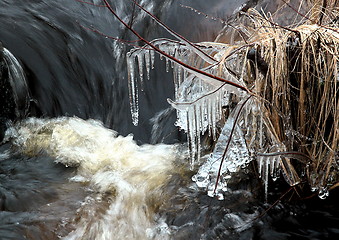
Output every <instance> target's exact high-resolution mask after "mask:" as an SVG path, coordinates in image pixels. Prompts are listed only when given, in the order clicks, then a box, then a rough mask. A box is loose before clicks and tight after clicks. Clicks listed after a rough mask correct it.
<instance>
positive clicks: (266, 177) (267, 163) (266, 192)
mask: <svg viewBox="0 0 339 240" xmlns="http://www.w3.org/2000/svg"><path fill="white" fill-rule="evenodd" d="M269 164H270V162H269V161H268V159H266V161H265V170H264V171H265V173H264V174H265V175H264V176H265V178H264V187H265V200H266V202H267V194H268V175H269V170H268V169H269Z"/></svg>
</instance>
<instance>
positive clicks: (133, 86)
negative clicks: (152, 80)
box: [127, 53, 139, 126]
mask: <svg viewBox="0 0 339 240" xmlns="http://www.w3.org/2000/svg"><path fill="white" fill-rule="evenodd" d="M134 63H135V58H134V55H133V54H131V53H127V70H128V88H129V99H130V108H131V115H132V122H133V124H134V126H137V125H138V121H139V102H138V101H139V100H138V86H137V82H136V77H135V72H134Z"/></svg>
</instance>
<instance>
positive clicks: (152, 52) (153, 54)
mask: <svg viewBox="0 0 339 240" xmlns="http://www.w3.org/2000/svg"><path fill="white" fill-rule="evenodd" d="M150 54H151V66H152V69H154V60H155V53H154V50H150Z"/></svg>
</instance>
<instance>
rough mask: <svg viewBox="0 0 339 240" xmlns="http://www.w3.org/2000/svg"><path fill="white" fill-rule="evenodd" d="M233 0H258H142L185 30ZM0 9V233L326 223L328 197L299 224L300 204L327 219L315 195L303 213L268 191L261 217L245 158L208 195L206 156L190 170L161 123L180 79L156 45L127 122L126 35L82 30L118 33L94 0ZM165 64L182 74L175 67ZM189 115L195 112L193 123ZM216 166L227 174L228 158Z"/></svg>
mask: <svg viewBox="0 0 339 240" xmlns="http://www.w3.org/2000/svg"><path fill="white" fill-rule="evenodd" d="M92 2H93V3H94V4H101V1H98V0H95V1H92ZM112 2H113V1H112ZM245 2H247V4H250V5H251V4H252V3H254V2H257V1H245V0H244V1H233V0H232V1H229V0H224V1H220V0H218V1H217V0H213V1H203V0H199V1H196V0H195V1H193V0H192V1H191V0H189V1H187V0H185V1H184V0H183V1H180V3H181V4H183V5H187V6H190V7H191V8H189V7H185V6H180V5H179V4H178V2H176V1H170V0H168V1H153V0H145V1H141V3H142V5H143V6H145V7H146V8H147V10H149V11H152V13H154V14H155V15H156V16H157V17H159V18H160V19H161V20H163V21H164V22H166V23H167V24H168V25H169V27H171V28H173V29H175V30H176V31H178V32H179V33H180V34H181V35H183V36H185V37H186V38H187V39H190V40H192V41H211V40H213V39H214V38H215V36H216V33H217V31H218V30H219V29H220V28H221V27H222V24H221V23H220V21H219V20H215V19H214V20H213V19H212V18H211V17H212V16H215V17H219V18H227V16H229V15H230V14H232V13H233V12H234V10H235V9H238V8H239V6H240V5H241V6H242V7H243V6H245V5H244V4H245ZM112 4H114V7H115V8H116V9H117V13H118V14H119V15H120V16H121V17H123V18H124V20H126V21H128V22H130V23H131V24H133V26H134V28H135V29H136V30H138V32H140V33H142V34H143V36H145V37H147V38H149V39H154V38H158V37H167V35H166V34H167V33H166V32H165V31H163V30H161V28H160V27H156V25H155V24H154V22H153V21H151V20H150V19H147V17H146V15H145V14H141V13H140V12H138V11H135V10H133V8H132V6H131V5H130V4H129V2H128V1H122V0H121V1H114V3H112ZM197 10H200V11H201V12H200V11H197ZM133 11H135V12H134V17H133V18H131V13H132V12H133ZM202 12H206V13H207V14H208V16H207V18H205V17H202V16H203V14H202ZM0 20H1V21H0V29H1V30H0V41H2V42H3V45H4V49H3V50H2V53H3V55H1V57H2V58H1V59H2V60H3V59H5V60H4V61H1V62H2V68H1V73H6V74H7V75H6V74H2V75H1V77H2V78H1V81H2V82H1V84H2V85H1V86H4V88H5V89H6V90H7V91H8V93H9V94H8V96H4V95H2V97H3V98H1V99H2V101H1V103H0V105H1V104H3V105H5V107H4V108H3V109H6V110H9V114H8V116H7V115H6V116H5V115H3V113H1V114H2V115H1V117H4V118H5V119H4V121H5V127H4V129H3V130H4V131H5V130H6V134H5V135H4V141H2V142H1V145H0V239H16V240H18V239H34V240H37V239H43V240H45V239H98V240H99V239H272V238H279V239H289V238H291V237H292V238H293V237H294V236H306V237H309V236H311V235H312V234H316V235H317V236H319V238H321V237H322V236H330V237H332V236H337V233H338V227H337V223H338V221H337V216H338V211H337V209H335V208H334V210H333V209H331V210H333V211H332V213H331V214H333V215H332V216H334V217H333V218H331V220H332V223H331V224H329V225H319V226H316V225H315V224H313V225H312V224H304V223H305V222H307V223H309V222H308V221H311V220H309V219H311V218H310V217H309V216H313V217H314V216H315V218H316V219H319V217H322V218H323V219H328V218H326V217H328V215H326V214H327V213H328V212H330V210H329V209H327V208H326V207H324V208H321V207H320V208H319V209H318V210H317V211H314V210H311V211H310V213H305V211H304V208H305V206H304V205H302V206H300V207H299V206H297V207H293V206H291V207H290V206H283V205H280V204H278V205H276V206H275V207H273V208H272V209H271V212H270V211H269V212H268V213H267V214H268V216H269V217H268V218H264V217H263V213H264V212H265V209H267V205H266V204H265V203H263V202H262V201H261V200H260V199H261V198H260V196H262V195H264V194H262V193H260V191H258V187H257V184H258V182H257V180H256V178H255V177H254V176H253V175H251V172H246V171H247V170H244V169H243V170H241V171H240V172H239V173H237V174H239V177H238V178H239V179H238V178H237V177H236V176H232V178H233V181H231V182H228V183H227V184H228V185H227V186H225V188H226V187H227V192H225V193H224V194H223V195H220V196H222V198H224V201H219V200H217V199H216V198H211V197H208V196H207V195H206V191H205V190H206V188H207V189H208V190H213V184H214V182H213V181H210V178H209V176H210V175H209V174H214V175H215V174H216V172H217V170H216V168H217V166H218V162H216V161H215V160H216V158H217V156H211V157H210V158H209V159H206V158H207V157H206V156H202V158H203V160H206V161H205V164H204V165H203V167H202V168H200V169H201V170H200V171H198V170H197V169H193V170H190V166H189V159H188V158H189V153H188V152H187V147H186V146H182V145H181V144H180V141H181V139H182V137H181V135H182V133H180V132H178V130H177V129H176V127H175V126H174V122H175V116H174V111H173V109H169V107H170V105H169V104H168V102H167V101H166V99H167V98H171V99H174V98H173V93H174V92H175V90H176V91H177V93H178V91H179V93H178V94H183V95H184V92H180V91H181V90H182V89H179V90H178V89H177V88H176V87H177V86H173V85H172V81H171V78H172V75H171V74H166V73H165V72H166V70H165V68H166V63H161V62H160V61H158V59H157V58H158V57H157V56H156V55H155V58H156V59H155V60H156V61H154V64H155V69H156V70H150V71H148V70H146V71H145V72H144V73H143V74H142V76H141V77H143V79H144V80H143V87H142V88H141V86H139V91H140V95H139V96H138V97H139V98H138V101H139V106H140V110H139V122H138V123H139V126H138V127H135V126H134V125H133V123H132V121H131V120H130V119H131V113H130V108H129V97H128V79H127V69H126V66H125V63H126V59H125V54H126V52H127V50H128V49H129V48H130V47H129V46H127V45H126V43H124V42H120V41H114V40H111V39H107V38H105V36H101V35H100V34H98V33H96V32H95V30H98V31H100V32H102V33H104V34H106V35H107V36H112V37H118V38H120V39H133V36H131V34H130V33H128V32H127V31H126V29H124V28H123V27H122V26H121V25H119V23H118V22H117V21H116V20H114V18H113V17H112V15H111V14H110V13H109V12H108V11H107V9H105V8H102V7H98V6H94V5H89V4H85V3H81V2H79V1H69V0H67V1H66V0H57V1H53V2H48V1H45V0H41V1H32V0H30V1H24V2H21V1H20V2H18V1H14V0H13V1H11V0H9V1H2V2H1V3H0ZM182 23H185V24H182ZM91 29H92V30H91ZM159 44H160V42H159ZM164 47H166V46H164ZM150 55H151V54H150ZM182 57H185V55H184V54H183V55H182ZM149 60H150V61H149V63H147V62H146V61H147V60H145V64H146V65H147V64H151V60H152V58H151V56H149ZM137 61H141V60H140V55H139V57H138V59H137ZM140 65H141V64H140ZM167 65H168V67H170V66H171V65H170V62H168V63H167ZM174 70H175V71H176V76H177V77H178V79H177V81H178V82H179V81H181V80H180V77H181V76H182V74H184V71H183V69H174ZM23 73H24V74H23ZM148 75H149V79H148ZM138 77H139V74H138ZM159 79H161V81H159ZM159 82H160V84H159ZM232 91H233V90H232ZM3 92H4V90H3V89H1V93H3ZM216 95H217V94H216ZM215 97H217V96H215ZM3 99H5V100H4V101H3ZM4 103H6V104H4ZM172 104H174V103H172ZM28 105H29V108H28ZM206 106H207V103H206ZM211 108H218V106H211ZM191 115H193V113H192V114H191ZM32 116H33V117H32ZM215 118H217V117H215ZM215 118H212V119H207V120H206V121H210V122H211V124H212V122H213V124H214V126H215V128H213V129H211V134H212V135H213V134H215V133H214V132H215V131H217V130H216V129H217V128H216V119H215ZM84 119H87V120H84ZM0 120H1V119H0ZM233 120H234V119H233ZM230 121H232V119H230ZM177 124H178V123H177ZM199 124H200V123H199ZM213 124H212V125H213ZM227 127H229V125H228V126H227V125H226V126H225V129H224V130H223V134H222V136H223V137H225V139H227V134H228V132H229V130H230V129H229V128H227ZM5 128H6V129H5ZM198 128H202V129H203V128H206V124H205V123H203V122H202V123H201V124H200V125H199V126H198V124H197V129H198ZM111 129H114V130H111ZM205 130H206V129H205ZM212 132H213V133H212ZM130 133H132V134H133V135H132V134H131V135H129V134H130ZM239 133H240V131H239V129H236V133H235V135H236V137H235V138H234V141H235V143H234V144H233V147H234V146H238V147H239V148H241V149H242V150H243V151H242V153H243V157H244V158H243V159H239V162H241V163H242V164H247V157H248V153H247V152H246V148H245V147H244V144H243V139H242V137H241V136H240V134H239ZM238 135H239V136H238ZM124 136H125V137H124ZM225 141H226V140H225ZM147 142H152V144H155V145H147V144H145V143H147ZM160 142H166V143H169V144H168V145H165V144H157V143H160ZM137 143H138V144H137ZM173 143H176V144H173ZM219 147H221V148H222V147H223V146H219ZM233 150H234V149H233ZM233 150H232V149H231V150H230V152H231V153H232V151H233ZM263 158H266V159H268V157H263ZM196 162H197V161H196ZM224 167H225V168H224V170H225V172H230V173H233V170H232V169H233V168H232V166H231V165H225V166H224ZM211 169H213V171H211ZM230 169H231V170H230ZM204 171H205V172H204ZM209 171H210V172H209ZM192 177H193V179H195V180H196V182H197V183H198V185H197V184H196V183H195V182H192V180H191V179H192ZM204 177H205V178H204ZM206 177H207V178H206ZM257 192H258V193H257ZM211 195H213V194H211ZM271 197H272V196H271ZM275 197H276V198H278V197H280V196H275ZM330 203H331V202H330ZM306 207H307V208H309V209H312V208H311V207H310V205H306ZM312 211H314V212H315V213H313V215H312ZM281 222H283V223H284V224H283V225H284V226H289V229H287V228H286V229H285V228H284V227H282V226H281V224H280V223H281ZM296 222H297V223H299V225H298V224H295V223H296ZM303 224H304V225H303ZM324 229H326V230H325V231H323V230H324Z"/></svg>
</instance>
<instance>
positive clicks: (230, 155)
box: [192, 104, 250, 199]
mask: <svg viewBox="0 0 339 240" xmlns="http://www.w3.org/2000/svg"><path fill="white" fill-rule="evenodd" d="M240 106H241V104H240V105H239V106H238V107H237V108H235V109H234V110H233V112H232V113H231V115H230V116H229V117H228V119H227V121H226V123H225V125H224V127H223V129H222V131H221V134H220V136H219V138H218V141H217V144H216V146H215V148H214V151H213V153H212V154H211V155H210V156H209V157H208V159H207V161H205V163H204V164H203V165H202V166H201V167H200V168H199V171H198V173H197V174H196V175H194V176H193V178H192V180H193V181H195V182H196V184H197V186H198V187H200V188H204V189H206V190H207V192H208V195H209V196H214V195H215V196H217V198H218V199H222V198H223V197H222V194H223V192H225V191H227V180H228V179H229V178H231V174H232V173H235V172H237V171H238V170H239V169H240V168H242V167H243V166H246V165H247V164H248V163H249V162H250V156H249V152H248V149H247V146H246V142H245V139H244V136H243V132H242V130H241V128H240V126H239V124H238V121H237V120H238V116H239V114H240V111H241V107H240ZM217 182H218V184H217V185H216V183H217Z"/></svg>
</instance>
